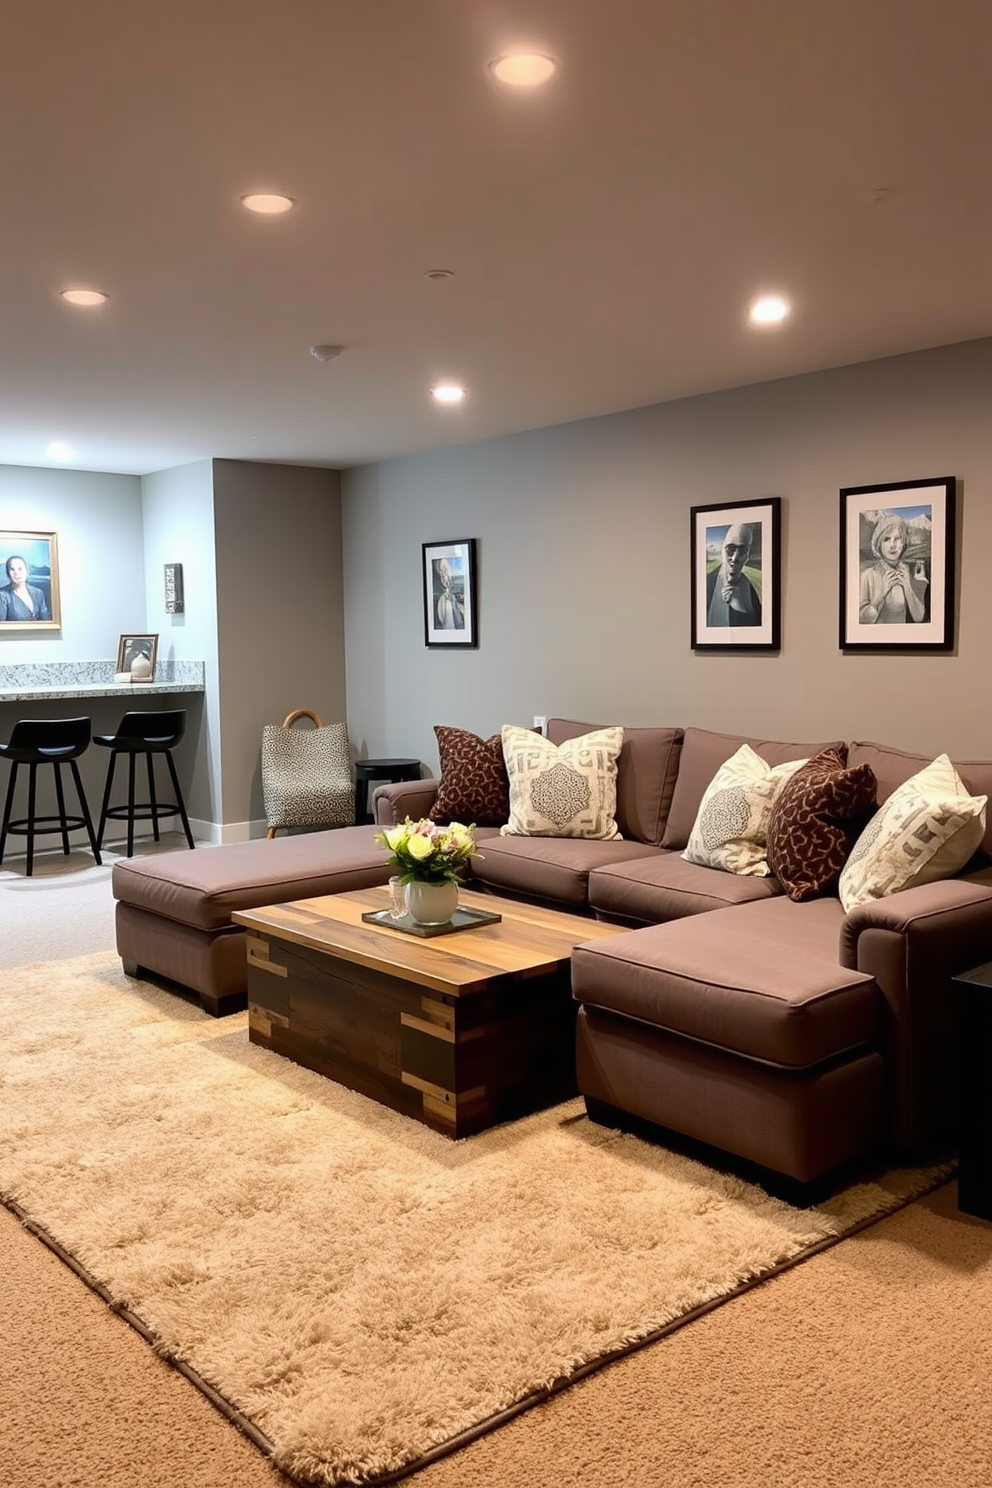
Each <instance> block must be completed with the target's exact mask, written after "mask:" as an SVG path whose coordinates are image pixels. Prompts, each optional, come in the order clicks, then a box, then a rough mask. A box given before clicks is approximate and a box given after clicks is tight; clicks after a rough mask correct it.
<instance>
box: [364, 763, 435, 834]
mask: <svg viewBox="0 0 992 1488" xmlns="http://www.w3.org/2000/svg"><path fill="white" fill-rule="evenodd" d="M419 779H420V761H419V760H418V759H362V760H356V761H355V821H356V822H358V823H359V824H361V823H363V822H370V821H371V820H372V787H373V784H374V785H381V784H382V783H383V782H384V781H385V782H388V783H389V784H390V785H395V784H396V783H397V782H398V781H400V780H419Z"/></svg>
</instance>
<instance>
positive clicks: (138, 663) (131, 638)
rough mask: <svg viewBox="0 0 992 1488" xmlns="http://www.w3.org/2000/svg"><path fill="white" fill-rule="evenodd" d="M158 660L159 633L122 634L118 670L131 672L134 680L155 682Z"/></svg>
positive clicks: (118, 651)
mask: <svg viewBox="0 0 992 1488" xmlns="http://www.w3.org/2000/svg"><path fill="white" fill-rule="evenodd" d="M157 660H158V636H157V635H122V636H121V638H120V640H119V641H118V643H117V671H118V672H119V673H120V672H129V673H130V674H131V681H132V682H154V681H155V664H156V662H157Z"/></svg>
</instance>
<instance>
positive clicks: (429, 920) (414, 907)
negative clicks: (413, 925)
mask: <svg viewBox="0 0 992 1488" xmlns="http://www.w3.org/2000/svg"><path fill="white" fill-rule="evenodd" d="M406 907H407V912H408V914H409V915H410V918H411V919H413V920H416V922H417V924H418V925H446V924H447V923H448V921H449V920H450V919H451V916H452V915H453V914H454V912H455V910H456V909H457V908H458V885H457V884H456V883H451V882H450V880H448V881H446V882H444V883H439V884H438V883H420V882H418V881H417V880H414V882H413V883H408V884H407V886H406Z"/></svg>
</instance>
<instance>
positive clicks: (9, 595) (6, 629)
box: [0, 532, 62, 635]
mask: <svg viewBox="0 0 992 1488" xmlns="http://www.w3.org/2000/svg"><path fill="white" fill-rule="evenodd" d="M0 564H2V565H3V567H2V569H0V635H20V634H22V633H23V632H24V631H25V630H58V629H59V628H60V626H61V624H62V610H61V602H60V599H59V550H58V538H57V537H56V535H55V533H54V532H0Z"/></svg>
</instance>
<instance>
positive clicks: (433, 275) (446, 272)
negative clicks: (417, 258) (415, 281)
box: [424, 269, 455, 279]
mask: <svg viewBox="0 0 992 1488" xmlns="http://www.w3.org/2000/svg"><path fill="white" fill-rule="evenodd" d="M454 277H455V271H454V269H425V270H424V278H425V279H454Z"/></svg>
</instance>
